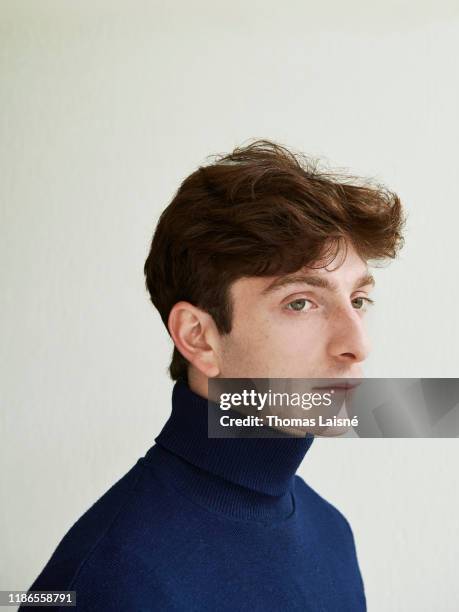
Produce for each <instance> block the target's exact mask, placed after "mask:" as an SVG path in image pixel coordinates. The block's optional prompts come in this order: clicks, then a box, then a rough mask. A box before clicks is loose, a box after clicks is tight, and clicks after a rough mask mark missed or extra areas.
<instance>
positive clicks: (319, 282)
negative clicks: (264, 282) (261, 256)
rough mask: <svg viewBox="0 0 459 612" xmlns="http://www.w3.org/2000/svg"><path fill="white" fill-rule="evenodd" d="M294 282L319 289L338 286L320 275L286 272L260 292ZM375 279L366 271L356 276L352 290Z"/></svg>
mask: <svg viewBox="0 0 459 612" xmlns="http://www.w3.org/2000/svg"><path fill="white" fill-rule="evenodd" d="M296 283H304V284H307V285H311V287H318V288H319V289H329V290H330V291H335V292H336V291H337V290H338V287H337V286H336V284H335V283H333V282H332V281H329V280H328V279H326V278H323V277H322V276H316V275H314V274H287V275H286V276H281V277H279V278H276V279H275V280H274V281H273V282H272V283H271V284H269V285H268V286H267V287H265V288H264V289H263V291H262V292H261V294H262V295H268V294H270V293H273V292H275V291H278V290H279V289H282V287H286V286H287V285H293V284H296ZM374 284H375V279H374V277H373V275H372V274H370V273H369V272H366V273H365V274H363V275H362V276H361V277H360V278H358V279H357V280H356V281H355V283H354V287H353V291H355V290H356V289H359V288H360V287H365V286H366V285H372V286H374Z"/></svg>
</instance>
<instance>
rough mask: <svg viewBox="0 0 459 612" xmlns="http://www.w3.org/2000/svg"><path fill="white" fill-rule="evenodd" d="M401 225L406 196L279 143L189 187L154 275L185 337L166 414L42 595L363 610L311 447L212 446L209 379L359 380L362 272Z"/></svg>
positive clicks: (258, 144)
mask: <svg viewBox="0 0 459 612" xmlns="http://www.w3.org/2000/svg"><path fill="white" fill-rule="evenodd" d="M402 225H403V215H402V208H401V203H400V200H399V198H398V197H397V195H395V194H394V193H391V192H390V191H388V190H387V189H385V188H383V187H381V186H372V185H370V184H368V183H367V184H365V183H362V181H355V180H354V181H351V180H350V179H349V177H341V176H338V175H334V174H332V173H330V172H322V171H320V170H318V168H317V167H315V166H314V165H312V164H310V163H309V162H308V160H307V159H306V158H304V157H303V156H301V155H299V154H297V155H295V154H293V153H291V152H290V151H289V150H288V149H286V148H285V147H282V146H280V145H277V144H275V143H272V142H269V141H255V142H253V143H252V144H250V145H248V146H246V147H243V148H238V149H235V150H234V151H233V152H232V153H231V154H229V155H226V156H220V157H218V158H216V160H214V162H213V163H212V164H210V165H208V166H206V167H201V168H199V169H198V170H197V171H196V172H193V173H192V174H191V175H190V176H189V177H188V178H186V179H185V181H184V182H183V183H182V185H181V186H180V188H179V190H178V192H177V193H176V195H175V197H174V198H173V200H172V202H171V203H170V204H169V206H168V207H167V208H166V209H165V210H164V211H163V213H162V215H161V217H160V219H159V222H158V225H157V228H156V231H155V234H154V237H153V240H152V244H151V248H150V252H149V254H148V257H147V260H146V262H145V267H144V272H145V277H146V286H147V288H148V291H149V293H150V297H151V300H152V302H153V304H154V305H155V307H156V308H157V309H158V311H159V314H160V316H161V318H162V321H163V322H164V324H165V326H166V328H167V330H168V332H169V334H170V335H171V337H172V340H173V342H174V349H173V355H172V361H171V364H170V368H169V372H170V375H171V378H172V379H173V380H174V381H175V385H174V389H173V395H172V412H171V416H170V418H169V420H168V421H167V423H166V424H165V426H164V427H163V429H162V431H161V432H160V433H159V435H158V436H157V437H156V439H155V442H156V444H154V445H153V446H152V447H151V448H150V449H149V450H148V452H147V453H146V455H145V456H144V457H143V458H141V459H139V461H138V462H137V463H136V465H134V466H133V467H132V468H131V470H130V471H129V472H128V473H127V474H126V475H124V476H123V477H122V478H121V479H120V480H119V481H118V482H117V483H115V484H114V485H113V486H112V487H111V489H110V490H109V491H107V492H106V493H105V494H104V495H103V496H102V497H101V498H100V499H99V500H98V501H97V502H96V503H95V504H94V505H93V506H92V507H91V508H90V509H89V510H88V511H87V512H86V513H85V514H84V515H83V516H82V517H81V518H80V519H79V520H78V521H77V522H76V523H75V524H74V525H73V527H72V528H71V529H70V531H69V532H68V533H67V534H66V536H65V537H64V538H63V540H62V541H61V543H60V544H59V546H58V548H57V549H56V551H55V552H54V554H53V556H52V558H51V559H50V561H49V562H48V564H47V565H46V567H45V568H44V570H43V572H42V573H41V574H40V576H39V577H38V578H37V580H36V581H35V582H34V584H33V585H32V587H31V590H57V589H60V590H74V591H76V599H77V609H78V610H84V611H90V610H91V611H92V610H94V611H95V610H97V611H100V610H103V611H114V610H161V611H163V610H164V611H166V610H171V611H172V610H174V611H185V610H186V611H189V610H196V611H197V610H199V611H201V610H212V611H214V610H231V611H234V610H251V611H255V610H260V611H266V610H280V611H284V610H302V611H313V612H317V611H319V610H321V611H327V612H328V611H339V612H344V611H352V612H358V611H361V610H365V609H366V603H365V593H364V586H363V581H362V577H361V573H360V569H359V565H358V561H357V555H356V549H355V544H354V538H353V533H352V530H351V528H350V525H349V523H348V521H347V520H346V519H345V518H344V516H343V515H342V514H341V513H340V512H339V511H338V510H337V509H336V508H335V507H333V506H332V505H331V504H329V503H328V502H327V501H325V500H324V499H323V498H322V497H321V496H320V495H319V494H318V493H316V492H315V491H314V490H313V489H312V488H311V487H309V486H308V485H307V484H306V483H305V482H304V481H303V480H302V479H301V478H300V477H298V476H296V475H295V472H296V470H297V468H298V466H299V465H300V463H301V461H302V460H303V458H304V456H305V454H306V452H307V451H308V449H309V448H310V446H311V443H312V441H313V439H314V438H313V436H311V435H309V436H306V437H283V438H251V439H237V438H229V439H218V438H209V437H208V435H207V397H208V381H209V379H211V378H214V377H221V378H248V377H254V378H268V377H274V378H284V377H289V378H328V377H330V378H336V377H352V378H358V377H361V376H362V371H361V365H362V362H363V361H364V359H365V358H366V356H367V354H368V351H369V344H368V338H367V333H366V330H365V312H366V309H367V306H368V305H369V304H370V303H371V298H370V293H371V289H372V286H373V283H374V281H373V278H372V276H371V274H370V273H369V268H368V264H369V262H371V261H372V260H381V259H387V258H394V257H395V256H396V254H397V252H398V249H399V248H400V247H401V245H402V240H403V239H402V235H401V229H402Z"/></svg>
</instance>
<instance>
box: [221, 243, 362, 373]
mask: <svg viewBox="0 0 459 612" xmlns="http://www.w3.org/2000/svg"><path fill="white" fill-rule="evenodd" d="M342 254H343V253H342V252H340V253H338V257H337V259H336V260H335V261H334V262H332V264H331V266H330V268H321V269H311V268H303V269H302V270H300V271H298V272H297V273H295V274H293V275H288V277H285V276H284V277H250V278H248V277H245V278H241V279H239V280H237V281H236V282H234V283H233V284H232V286H231V295H232V300H233V324H232V330H231V332H230V333H229V334H227V335H224V336H221V354H220V365H221V371H220V376H221V377H224V378H342V377H346V378H347V377H349V378H361V377H362V370H361V364H362V362H363V361H364V359H365V358H366V357H367V355H368V352H369V343H368V338H367V332H366V329H365V312H366V309H367V307H368V306H369V305H370V304H369V302H368V301H367V300H369V293H370V290H371V289H372V279H371V275H369V273H368V268H367V266H366V264H365V262H364V261H363V260H362V259H361V258H360V257H359V256H358V254H357V253H356V251H355V250H354V248H353V247H352V246H351V245H348V252H347V256H346V259H345V260H344V262H343V263H342V265H341V266H339V267H338V268H337V269H335V270H333V268H334V267H336V265H338V264H337V262H340V261H341V260H342V259H341V258H342ZM290 277H295V278H290ZM300 277H303V278H304V280H301V278H300ZM287 280H289V282H288V283H287Z"/></svg>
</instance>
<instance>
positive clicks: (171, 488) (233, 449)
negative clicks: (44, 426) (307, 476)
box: [20, 380, 366, 612]
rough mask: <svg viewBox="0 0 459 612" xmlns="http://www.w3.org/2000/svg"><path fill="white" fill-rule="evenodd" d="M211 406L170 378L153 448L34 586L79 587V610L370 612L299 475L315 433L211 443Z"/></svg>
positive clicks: (330, 521) (83, 521) (336, 518)
mask: <svg viewBox="0 0 459 612" xmlns="http://www.w3.org/2000/svg"><path fill="white" fill-rule="evenodd" d="M207 411H208V403H207V399H206V398H203V397H201V396H199V395H197V394H196V393H194V392H193V391H192V390H191V389H190V388H189V387H188V385H187V383H186V382H185V381H183V380H179V381H178V382H176V384H175V386H174V389H173V394H172V412H171V415H170V417H169V420H168V421H167V422H166V424H165V425H164V427H163V429H162V431H161V432H160V433H159V435H158V436H157V437H156V438H155V442H156V444H155V445H153V446H152V447H151V448H150V449H149V450H148V452H147V453H146V455H145V456H144V457H142V458H141V459H139V460H138V461H137V463H136V464H135V465H134V466H133V467H132V468H131V469H130V470H129V471H128V472H127V473H126V474H125V475H124V476H123V477H122V478H121V479H120V480H118V481H117V482H116V483H115V484H114V485H113V486H112V487H111V488H110V489H109V490H108V491H107V492H106V493H105V494H104V495H103V496H102V497H101V498H100V499H99V500H98V501H97V502H96V503H95V504H94V505H93V506H92V507H91V508H89V510H87V511H86V512H85V514H83V516H81V518H79V520H78V521H77V522H76V523H75V524H74V525H73V526H72V527H71V529H70V530H69V531H68V532H67V534H66V535H65V536H64V538H63V539H62V541H61V542H60V544H59V545H58V547H57V548H56V550H55V551H54V553H53V555H52V557H51V559H50V560H49V561H48V563H47V564H46V566H45V568H44V569H43V571H42V572H41V574H40V575H39V576H38V578H37V579H36V580H35V582H34V583H33V584H32V586H31V587H30V590H42V591H44V590H68V591H76V602H77V606H76V608H77V610H79V611H81V612H83V611H84V612H89V611H91V612H92V611H94V612H101V611H103V612H115V611H116V612H118V611H129V612H131V611H133V612H137V611H156V610H158V611H161V612H169V611H171V612H172V611H174V612H185V611H186V612H191V611H200V612H202V611H212V612H214V611H215V610H219V611H231V612H234V611H236V610H237V611H240V610H250V611H251V612H255V611H263V612H266V611H270V610H276V611H277V610H279V611H282V612H284V611H290V610H291V611H293V610H301V611H302V612H306V611H311V612H321V611H322V612H331V611H333V612H347V611H349V612H360V611H362V610H366V605H365V595H364V587H363V583H362V578H361V575H360V570H359V566H358V562H357V556H356V550H355V545H354V538H353V534H352V531H351V528H350V526H349V523H348V522H347V520H346V519H345V518H344V516H343V515H342V514H341V513H340V512H339V511H338V510H337V509H336V508H335V507H334V506H332V505H331V504H329V503H328V502H327V501H325V500H324V499H323V498H322V497H320V495H318V494H317V493H316V492H315V491H314V490H313V489H312V488H311V487H309V486H308V485H307V484H306V483H305V482H304V481H303V480H302V479H301V478H300V477H299V476H296V475H295V472H296V470H297V468H298V466H299V465H300V463H301V461H302V459H303V457H304V456H305V454H306V452H307V451H308V449H309V447H310V446H311V443H312V442H313V439H314V438H313V437H306V438H245V439H242V438H228V439H222V438H209V437H208V435H207V425H208V418H207V415H208V412H207ZM20 609H22V608H20ZM47 609H48V608H47ZM54 609H56V608H54ZM66 609H68V608H66Z"/></svg>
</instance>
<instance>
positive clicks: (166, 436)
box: [147, 379, 314, 516]
mask: <svg viewBox="0 0 459 612" xmlns="http://www.w3.org/2000/svg"><path fill="white" fill-rule="evenodd" d="M313 440H314V437H313V436H312V435H309V436H308V437H304V438H294V437H283V438H272V437H271V438H270V437H267V438H209V437H208V400H207V398H205V397H202V396H200V395H198V394H197V393H195V392H194V391H192V390H191V389H190V387H189V386H188V383H187V382H186V381H185V380H183V379H180V380H178V381H177V382H176V383H175V385H174V388H173V392H172V412H171V415H170V417H169V419H168V421H167V422H166V423H165V425H164V427H163V429H162V430H161V432H160V433H159V435H158V436H157V437H156V438H155V442H156V445H157V446H156V447H153V449H155V450H153V454H156V455H158V454H159V455H161V456H162V458H163V459H164V452H163V451H164V450H166V451H169V453H172V454H173V455H174V456H175V457H178V458H181V460H184V461H185V462H186V464H187V465H188V466H189V469H188V470H187V468H186V466H185V463H184V462H183V461H180V459H173V458H171V456H170V455H169V458H171V459H172V462H175V467H176V468H178V470H179V471H180V472H181V478H180V480H181V484H182V485H184V484H186V483H188V485H189V486H192V487H193V489H194V490H195V489H196V490H198V489H199V491H200V494H201V495H202V494H203V492H204V489H205V490H206V492H207V493H208V494H209V495H213V494H216V493H217V491H216V489H218V495H217V496H218V498H219V504H221V503H224V504H225V505H226V506H227V505H228V503H229V504H231V505H232V506H234V505H235V504H236V505H238V504H240V502H243V503H245V505H246V509H248V508H250V509H251V510H252V511H255V513H256V508H259V509H260V510H261V515H262V516H266V513H268V515H269V516H273V515H276V513H277V515H278V514H279V512H280V513H281V514H282V513H285V512H286V511H287V510H288V507H291V494H292V490H293V483H294V475H295V472H296V470H297V469H298V467H299V465H300V463H301V461H302V460H303V458H304V456H305V454H306V453H307V451H308V449H309V448H310V446H311V444H312V442H313ZM158 446H159V449H158ZM151 450H152V449H151ZM151 454H152V453H151V452H150V455H151ZM147 459H148V455H147ZM184 470H187V473H186V474H185V472H184ZM176 474H177V471H175V472H174V475H176ZM190 479H191V480H192V481H193V484H192V485H191V484H190V482H191V480H190ZM210 483H212V486H210ZM213 489H214V490H213ZM222 496H223V497H224V498H225V500H224V502H223V501H222ZM236 498H237V500H236ZM247 504H248V506H247Z"/></svg>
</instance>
